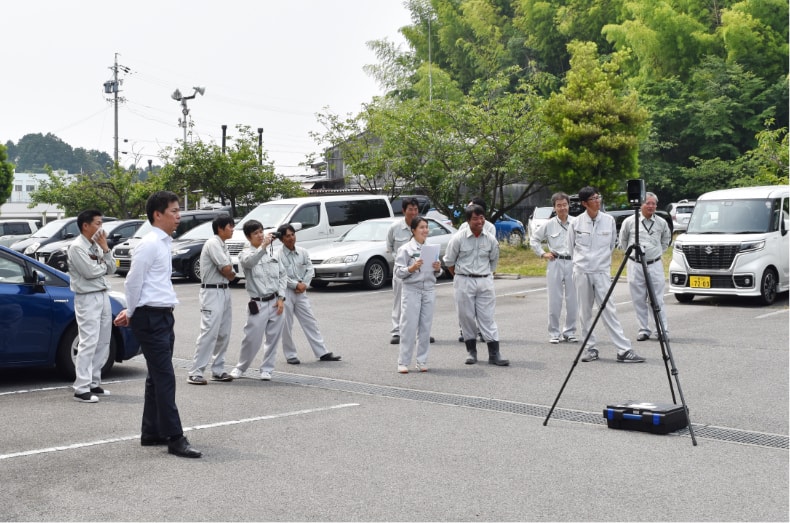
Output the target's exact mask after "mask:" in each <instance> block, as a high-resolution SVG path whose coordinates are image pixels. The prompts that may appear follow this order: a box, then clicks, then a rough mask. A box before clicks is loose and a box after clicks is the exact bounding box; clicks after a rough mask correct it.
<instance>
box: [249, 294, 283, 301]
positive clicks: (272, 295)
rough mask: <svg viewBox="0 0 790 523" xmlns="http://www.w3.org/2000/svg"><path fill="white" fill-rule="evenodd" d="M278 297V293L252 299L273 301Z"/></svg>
mask: <svg viewBox="0 0 790 523" xmlns="http://www.w3.org/2000/svg"><path fill="white" fill-rule="evenodd" d="M276 297H277V293H274V294H269V295H268V296H261V297H260V298H250V299H251V300H252V301H272V300H273V299H275V298H276Z"/></svg>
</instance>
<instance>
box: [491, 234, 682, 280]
mask: <svg viewBox="0 0 790 523" xmlns="http://www.w3.org/2000/svg"><path fill="white" fill-rule="evenodd" d="M624 255H625V252H623V251H621V250H620V249H615V250H614V253H612V276H614V275H615V274H617V269H619V268H620V264H621V263H623V256H624ZM663 258H664V259H663V262H664V273H667V271H668V269H669V262H670V260H671V259H672V246H670V247H669V248H668V249H667V250H666V252H664V256H663ZM547 263H548V262H547V261H546V260H544V259H543V258H540V257H538V256H536V255H535V253H534V252H532V249H530V248H529V246H528V245H526V244H524V245H519V246H513V245H508V244H507V243H504V242H503V243H500V244H499V265H498V266H497V270H496V272H497V273H500V274H518V275H520V276H545V275H546V264H547ZM627 272H628V270H627V269H623V274H622V276H621V278H622V277H623V276H625V275H626V273H627Z"/></svg>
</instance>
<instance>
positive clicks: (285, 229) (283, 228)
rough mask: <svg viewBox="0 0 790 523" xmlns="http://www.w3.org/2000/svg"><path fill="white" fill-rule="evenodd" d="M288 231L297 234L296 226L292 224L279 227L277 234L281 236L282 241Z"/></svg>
mask: <svg viewBox="0 0 790 523" xmlns="http://www.w3.org/2000/svg"><path fill="white" fill-rule="evenodd" d="M288 231H291V232H292V233H294V234H296V229H294V226H293V225H291V224H290V223H284V224H282V225H280V226H279V227H277V233H278V234H279V235H280V239H282V237H283V236H285V233H286V232H288Z"/></svg>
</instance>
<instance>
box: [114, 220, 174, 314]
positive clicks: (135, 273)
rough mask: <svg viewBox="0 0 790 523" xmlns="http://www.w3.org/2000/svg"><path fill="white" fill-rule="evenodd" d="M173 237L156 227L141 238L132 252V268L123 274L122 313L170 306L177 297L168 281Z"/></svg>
mask: <svg viewBox="0 0 790 523" xmlns="http://www.w3.org/2000/svg"><path fill="white" fill-rule="evenodd" d="M172 244H173V238H172V237H171V236H170V235H169V234H167V233H166V232H165V231H163V230H162V229H160V228H159V227H154V228H153V230H152V231H151V232H149V233H148V234H146V235H145V236H143V239H142V240H140V243H139V244H137V247H135V248H134V252H133V253H132V266H131V267H130V268H129V274H127V275H126V282H125V284H124V286H125V289H126V309H127V311H126V314H127V316H128V317H130V318H131V317H132V316H133V315H134V311H135V309H137V307H141V306H143V305H150V306H152V307H174V306H175V305H177V304H178V296H176V291H175V290H174V289H173V282H172V281H171V280H170V278H171V276H172V273H173V255H172V254H171V253H170V247H171V246H172Z"/></svg>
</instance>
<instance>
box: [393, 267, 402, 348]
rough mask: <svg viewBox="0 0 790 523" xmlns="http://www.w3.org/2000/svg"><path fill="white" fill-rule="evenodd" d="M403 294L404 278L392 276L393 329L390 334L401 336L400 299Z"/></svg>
mask: <svg viewBox="0 0 790 523" xmlns="http://www.w3.org/2000/svg"><path fill="white" fill-rule="evenodd" d="M402 295H403V280H401V279H400V278H398V277H396V276H393V277H392V330H391V331H390V334H392V335H393V336H400V310H401V306H400V301H401V297H402Z"/></svg>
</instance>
